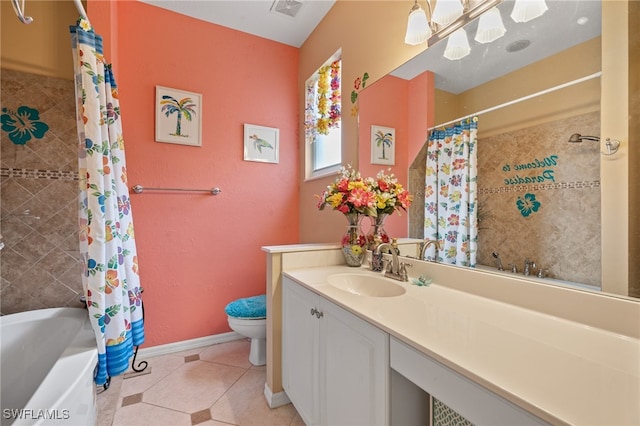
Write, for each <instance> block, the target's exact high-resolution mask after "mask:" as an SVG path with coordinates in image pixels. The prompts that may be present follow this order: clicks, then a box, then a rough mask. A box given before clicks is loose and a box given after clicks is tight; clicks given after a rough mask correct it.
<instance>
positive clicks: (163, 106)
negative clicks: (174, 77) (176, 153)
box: [156, 86, 202, 146]
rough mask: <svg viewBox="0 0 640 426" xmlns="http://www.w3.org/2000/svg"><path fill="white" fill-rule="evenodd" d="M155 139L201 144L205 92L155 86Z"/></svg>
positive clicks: (157, 140)
mask: <svg viewBox="0 0 640 426" xmlns="http://www.w3.org/2000/svg"><path fill="white" fill-rule="evenodd" d="M156 142H166V143H175V144H179V145H190V146H202V95H201V94H199V93H193V92H186V91H184V90H178V89H171V88H169V87H163V86H156Z"/></svg>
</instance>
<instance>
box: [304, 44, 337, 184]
mask: <svg viewBox="0 0 640 426" xmlns="http://www.w3.org/2000/svg"><path fill="white" fill-rule="evenodd" d="M341 65H342V60H341V51H338V52H336V53H335V54H334V55H333V56H332V57H331V58H330V59H329V60H328V61H327V62H325V63H324V64H323V65H322V66H321V67H320V68H318V70H317V71H316V72H314V73H313V75H312V76H311V77H309V78H308V79H307V81H306V83H305V111H304V119H305V121H304V124H305V126H304V127H305V153H306V154H305V155H306V178H307V179H313V178H316V177H320V176H325V175H327V174H331V173H333V172H335V171H337V170H339V169H340V166H341V163H342V130H341V119H342V113H341V109H342V104H341V80H342V74H341Z"/></svg>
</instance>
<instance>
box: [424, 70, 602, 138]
mask: <svg viewBox="0 0 640 426" xmlns="http://www.w3.org/2000/svg"><path fill="white" fill-rule="evenodd" d="M601 75H602V71H598V72H596V73H593V74H591V75H587V76H585V77H582V78H578V79H576V80H573V81H569V82H567V83H563V84H559V85H557V86H554V87H550V88H548V89H545V90H541V91H539V92H536V93H532V94H530V95H527V96H523V97H521V98H518V99H514V100H512V101H509V102H505V103H503V104H500V105H496V106H493V107H491V108H487V109H483V110H482V111H478V112H476V113H474V114H469V115H465V116H463V117H459V118H456V119H455V120H451V121H447V122H446V123H442V124H438V125H437V126H433V127H429V128H428V129H427V131H429V132H430V131H432V130H433V129H437V128H438V127H444V126H447V125H449V124H453V123H455V122H457V121H460V120H464V119H465V118H470V117H473V116H477V115H481V114H486V113H488V112H491V111H495V110H497V109H500V108H504V107H507V106H510V105H513V104H517V103H520V102H522V101H526V100H529V99H532V98H536V97H538V96H541V95H546V94H547V93H551V92H555V91H556V90H560V89H564V88H565V87H569V86H573V85H574V84H578V83H582V82H584V81H588V80H591V79H594V78H598V77H600V76H601Z"/></svg>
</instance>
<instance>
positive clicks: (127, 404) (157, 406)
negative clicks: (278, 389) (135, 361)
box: [98, 339, 304, 426]
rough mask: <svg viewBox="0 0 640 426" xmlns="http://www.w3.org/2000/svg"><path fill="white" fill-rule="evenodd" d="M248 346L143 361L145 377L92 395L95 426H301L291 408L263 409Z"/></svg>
mask: <svg viewBox="0 0 640 426" xmlns="http://www.w3.org/2000/svg"><path fill="white" fill-rule="evenodd" d="M249 345H250V342H249V340H246V339H242V340H234V341H232V342H227V343H221V344H217V345H212V346H208V347H204V348H198V349H192V350H188V351H183V352H176V353H173V354H169V355H162V356H158V357H153V358H148V359H145V360H146V361H148V363H149V366H148V369H151V372H150V373H148V374H144V375H138V376H135V377H128V378H123V376H118V377H114V378H113V379H112V383H111V386H110V387H109V389H108V390H107V391H102V389H100V390H99V391H98V426H143V425H150V426H151V425H153V426H163V425H167V426H181V425H185V426H191V425H202V426H221V425H238V426H245V425H247V426H249V425H260V426H267V425H272V426H304V422H303V421H302V419H301V418H300V416H299V415H298V413H297V412H296V410H295V408H294V407H293V405H291V404H288V405H285V406H282V407H278V408H275V409H271V408H269V406H268V405H267V402H266V400H265V398H264V394H263V392H264V383H265V381H266V370H265V367H255V366H253V365H251V363H250V362H249ZM139 361H140V359H139Z"/></svg>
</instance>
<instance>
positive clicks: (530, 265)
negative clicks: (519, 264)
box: [523, 258, 536, 276]
mask: <svg viewBox="0 0 640 426" xmlns="http://www.w3.org/2000/svg"><path fill="white" fill-rule="evenodd" d="M535 268H536V263H535V262H533V261H531V260H529V258H526V259H525V260H524V272H523V274H524V275H527V276H529V275H531V270H532V269H535Z"/></svg>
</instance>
